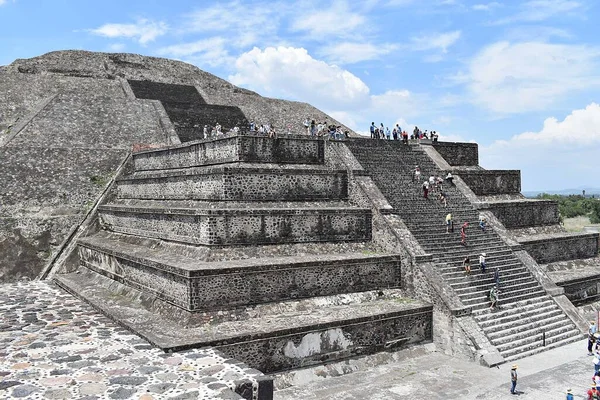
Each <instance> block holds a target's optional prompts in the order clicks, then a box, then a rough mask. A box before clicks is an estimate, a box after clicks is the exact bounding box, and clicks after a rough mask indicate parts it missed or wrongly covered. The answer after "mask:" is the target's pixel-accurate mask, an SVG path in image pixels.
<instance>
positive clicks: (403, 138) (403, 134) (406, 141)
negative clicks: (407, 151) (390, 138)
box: [402, 131, 408, 144]
mask: <svg viewBox="0 0 600 400" xmlns="http://www.w3.org/2000/svg"><path fill="white" fill-rule="evenodd" d="M402 142H403V143H404V144H408V133H406V131H402Z"/></svg>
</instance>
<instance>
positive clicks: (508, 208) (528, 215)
mask: <svg viewBox="0 0 600 400" xmlns="http://www.w3.org/2000/svg"><path fill="white" fill-rule="evenodd" d="M483 209H489V210H491V211H492V212H493V213H494V215H495V216H496V218H498V220H500V222H501V223H502V225H504V226H505V227H506V228H509V229H511V228H528V227H533V226H545V225H555V224H558V223H559V212H558V203H557V202H556V201H551V200H522V201H506V202H489V203H487V205H486V206H485V207H483Z"/></svg>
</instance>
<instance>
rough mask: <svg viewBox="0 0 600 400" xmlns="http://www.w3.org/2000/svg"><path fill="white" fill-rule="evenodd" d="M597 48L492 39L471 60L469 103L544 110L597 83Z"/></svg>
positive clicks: (465, 77)
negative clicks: (493, 40)
mask: <svg viewBox="0 0 600 400" xmlns="http://www.w3.org/2000/svg"><path fill="white" fill-rule="evenodd" d="M599 57H600V49H598V48H593V47H587V46H583V45H561V44H548V43H538V42H529V43H516V44H510V43H508V42H498V43H494V44H492V45H490V46H488V47H486V48H484V49H483V50H482V51H481V52H480V53H479V54H477V55H476V56H475V57H474V58H473V59H472V60H471V62H470V66H469V73H467V74H464V75H462V76H459V77H458V78H456V79H457V80H459V81H463V82H466V83H467V87H468V89H469V91H470V95H471V96H472V99H473V102H474V103H475V104H478V105H480V106H482V107H484V108H488V109H490V110H491V111H493V112H496V113H524V112H528V111H536V110H543V109H545V108H546V107H548V106H550V105H552V104H554V103H556V102H558V101H559V100H562V99H563V98H564V96H565V95H567V94H569V93H573V92H576V91H581V90H583V89H589V88H590V87H593V86H596V85H599V84H600V74H599V73H598V58H599Z"/></svg>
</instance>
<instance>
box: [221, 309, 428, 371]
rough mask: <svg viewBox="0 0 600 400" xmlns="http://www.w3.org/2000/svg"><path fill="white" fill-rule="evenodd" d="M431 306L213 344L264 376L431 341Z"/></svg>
mask: <svg viewBox="0 0 600 400" xmlns="http://www.w3.org/2000/svg"><path fill="white" fill-rule="evenodd" d="M431 313H432V311H431V306H423V307H421V308H411V309H408V310H406V311H405V312H404V313H398V314H397V315H396V316H395V317H394V318H387V319H384V320H382V319H373V318H362V319H359V320H356V321H352V322H349V323H347V324H346V325H344V326H338V327H336V328H333V327H332V328H331V329H327V327H326V326H324V327H323V328H322V330H320V331H316V332H312V333H295V332H293V331H290V332H289V333H286V332H283V333H284V334H283V335H281V336H279V337H278V338H273V339H271V340H269V342H268V345H267V343H265V341H263V340H260V339H255V340H252V341H248V342H244V343H238V344H224V345H216V346H215V348H217V349H218V350H220V351H221V352H222V353H224V354H225V355H227V356H228V357H232V358H235V359H236V360H241V361H242V362H244V363H246V364H248V365H249V366H251V367H252V368H256V369H258V370H259V371H261V372H264V373H272V372H278V371H284V370H287V369H292V368H299V367H308V366H311V365H319V364H322V363H323V362H326V361H327V360H328V359H329V358H330V357H331V358H333V359H341V358H343V356H344V355H345V356H346V357H348V358H349V357H357V356H361V355H365V354H372V353H375V352H378V351H384V350H386V349H387V348H388V346H389V345H390V342H393V339H396V338H402V340H403V341H402V342H403V343H409V344H410V343H418V342H422V341H426V340H430V339H431V336H432V332H433V324H432V316H431Z"/></svg>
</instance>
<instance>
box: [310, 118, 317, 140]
mask: <svg viewBox="0 0 600 400" xmlns="http://www.w3.org/2000/svg"><path fill="white" fill-rule="evenodd" d="M310 136H312V137H315V136H317V123H316V122H315V120H314V119H313V120H312V121H310Z"/></svg>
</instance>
